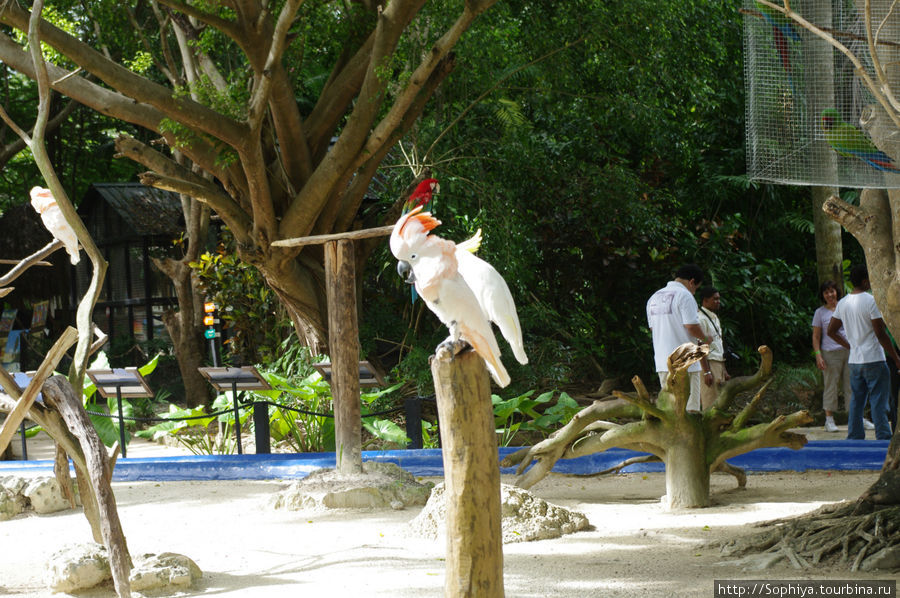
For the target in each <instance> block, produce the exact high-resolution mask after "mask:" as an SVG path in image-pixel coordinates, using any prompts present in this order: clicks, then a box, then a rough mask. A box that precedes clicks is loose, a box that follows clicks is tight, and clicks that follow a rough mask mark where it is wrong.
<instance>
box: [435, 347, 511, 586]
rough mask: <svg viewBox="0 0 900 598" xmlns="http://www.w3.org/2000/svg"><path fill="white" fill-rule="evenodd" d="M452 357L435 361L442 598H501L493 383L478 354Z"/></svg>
mask: <svg viewBox="0 0 900 598" xmlns="http://www.w3.org/2000/svg"><path fill="white" fill-rule="evenodd" d="M453 353H454V351H453V350H451V349H450V348H449V347H448V346H447V345H441V346H439V347H438V350H437V352H436V353H435V355H434V357H433V358H432V361H431V373H432V375H433V376H434V389H435V393H436V395H437V406H438V417H439V420H440V433H441V443H442V445H443V458H444V484H445V487H446V490H445V493H446V500H447V561H446V563H447V567H446V580H445V582H444V597H445V598H463V597H466V598H502V597H503V542H502V537H501V530H500V464H499V463H498V460H497V435H496V433H495V432H494V412H493V409H492V408H491V388H490V381H489V378H488V373H487V369H486V368H485V366H484V362H483V361H482V359H481V357H479V356H478V354H477V353H475V352H474V351H472V350H466V351H463V352H462V353H459V354H457V355H455V356H454V354H453Z"/></svg>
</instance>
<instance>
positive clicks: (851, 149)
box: [821, 108, 900, 173]
mask: <svg viewBox="0 0 900 598" xmlns="http://www.w3.org/2000/svg"><path fill="white" fill-rule="evenodd" d="M821 124H822V130H823V131H825V141H827V142H828V145H830V146H831V148H832V149H833V150H834V151H836V152H837V153H838V154H840V155H842V156H845V157H847V158H858V159H860V160H862V161H863V162H865V163H866V164H868V165H869V166H871V167H872V168H875V169H876V170H880V171H882V172H896V173H900V169H897V167H896V165H894V161H893V160H892V159H891V157H890V156H888V155H887V154H886V153H884V152H883V151H881V150H880V149H878V148H877V147H875V144H874V143H872V141H871V140H870V139H869V138H868V137H866V136H865V135H864V134H863V132H862V131H860V130H859V129H857V128H856V127H854V126H853V125H851V124H849V123H846V122H844V121H843V120H842V119H841V115H840V113H839V112H838V111H837V110H835V109H834V108H826V109H825V110H822V119H821Z"/></svg>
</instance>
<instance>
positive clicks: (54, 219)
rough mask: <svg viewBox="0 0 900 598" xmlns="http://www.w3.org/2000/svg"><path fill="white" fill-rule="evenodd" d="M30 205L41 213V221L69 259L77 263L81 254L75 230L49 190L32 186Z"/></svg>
mask: <svg viewBox="0 0 900 598" xmlns="http://www.w3.org/2000/svg"><path fill="white" fill-rule="evenodd" d="M31 206H32V207H33V208H34V209H35V211H36V212H37V213H38V214H40V215H41V221H42V222H43V223H44V226H45V227H47V230H48V231H50V234H51V235H53V238H55V239H59V240H60V241H62V244H63V246H64V247H65V248H66V253H68V254H69V261H70V262H72V264H77V263H78V262H79V260H80V259H81V256H80V255H78V237H77V236H76V235H75V230H74V229H73V228H72V227H71V226H69V223H68V222H66V218H65V217H64V216H63V213H62V210H61V209H60V207H59V205H58V204H57V203H56V199H54V198H53V194H52V193H50V190H49V189H44V188H43V187H34V188H33V189H32V190H31Z"/></svg>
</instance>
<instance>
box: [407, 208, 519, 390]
mask: <svg viewBox="0 0 900 598" xmlns="http://www.w3.org/2000/svg"><path fill="white" fill-rule="evenodd" d="M439 224H440V221H439V220H437V219H435V218H434V217H432V215H431V214H430V213H429V212H422V207H421V206H419V207H417V208H415V209H413V210H412V211H411V212H409V213H408V214H404V215H403V216H401V217H400V219H399V220H398V221H397V223H396V224H395V225H394V230H393V232H392V234H391V241H390V245H391V253H393V254H394V257H396V258H397V260H398V264H397V271H398V272H399V273H400V275H401V276H403V277H404V278H405V279H406V281H407V282H408V283H411V284H414V285H415V287H416V291H417V293H418V294H419V296H420V297H422V299H423V300H424V301H425V304H426V305H427V306H428V308H429V309H430V310H431V311H432V312H433V313H434V314H435V315H436V316H437V317H438V319H440V320H441V322H443V323H444V324H445V325H446V326H447V328H448V329H449V330H450V338H449V339H448V340H450V341H452V342H456V341H458V340H460V339H462V340H464V341H466V342H467V343H469V344H470V345H472V348H474V349H475V351H476V353H478V354H479V355H480V356H481V357H482V358H483V359H484V361H485V364H486V365H487V368H488V370H489V371H490V372H491V375H492V376H493V378H494V380H495V381H496V382H497V384H498V385H500V386H501V387H505V386H507V385H508V384H509V381H510V379H509V374H508V373H507V372H506V368H504V367H503V363H502V362H501V361H500V347H499V346H498V344H497V339H496V338H495V337H494V331H493V329H492V328H491V323H490V318H491V316H490V315H489V314H488V311H487V310H486V309H484V308H483V307H482V305H481V303H480V299H479V297H478V296H477V294H478V295H482V296H485V297H491V295H492V294H491V293H490V292H489V291H488V290H487V289H484V288H482V289H480V290H479V291H478V293H477V294H476V291H475V290H473V288H472V287H471V286H470V285H469V284H468V283H467V282H466V279H465V278H464V277H463V275H462V272H461V268H460V258H462V259H463V261H464V262H467V261H468V259H467V258H466V257H465V256H463V255H462V254H463V253H466V254H468V256H469V257H473V258H474V257H475V256H473V255H472V254H471V253H470V252H469V251H467V250H466V249H465V245H464V244H461V245H460V246H457V245H456V243H453V242H452V241H448V240H446V239H441V238H440V237H438V236H436V235H431V234H429V232H430V231H432V230H434V228H435V227H437V226H438V225H439ZM475 259H478V258H475ZM478 261H479V262H481V263H482V264H484V265H485V266H487V267H488V268H490V270H493V268H492V267H491V266H490V265H489V264H487V263H485V262H483V261H482V260H478ZM468 270H469V274H471V275H476V273H477V272H478V271H479V270H480V271H481V272H482V274H484V273H486V272H487V271H486V270H485V269H483V268H479V266H478V264H477V263H476V264H474V265H472V264H470V267H469V268H468ZM493 272H494V274H496V276H497V277H499V276H500V275H499V274H497V273H496V270H493ZM500 280H501V281H502V278H500ZM479 282H481V281H479ZM477 286H478V285H476V287H477ZM487 286H490V284H488V285H487ZM503 286H504V287H505V286H506V283H505V282H503ZM506 292H507V293H508V292H509V291H508V289H507V291H506ZM512 307H513V310H515V306H514V305H513V306H512ZM516 324H518V318H516ZM519 338H521V332H520V333H519ZM521 354H522V356H524V351H521ZM518 357H519V356H518V355H517V358H518ZM526 361H527V358H526Z"/></svg>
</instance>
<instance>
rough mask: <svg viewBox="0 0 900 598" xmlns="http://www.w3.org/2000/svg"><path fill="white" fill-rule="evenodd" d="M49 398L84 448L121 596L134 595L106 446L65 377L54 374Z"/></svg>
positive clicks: (46, 388) (47, 388)
mask: <svg viewBox="0 0 900 598" xmlns="http://www.w3.org/2000/svg"><path fill="white" fill-rule="evenodd" d="M42 390H43V393H44V397H45V400H46V401H47V402H48V403H49V404H52V405H53V406H55V407H56V409H57V411H59V413H60V415H62V418H63V420H64V421H65V422H66V424H67V425H68V426H69V429H70V430H71V431H72V433H73V434H74V435H75V437H76V438H78V442H79V444H80V445H81V447H82V449H84V458H85V462H86V464H87V473H88V476H89V477H90V481H91V486H92V490H93V493H94V495H95V496H96V497H97V506H98V508H99V519H100V530H101V532H102V535H103V543H104V545H105V546H106V550H107V551H108V553H109V564H110V569H111V571H112V577H113V583H114V585H115V588H116V594H118V596H119V598H126V597H128V596H131V583H130V581H129V578H128V576H129V573H130V572H131V566H132V564H131V555H129V553H128V546H127V545H126V543H125V534H124V533H123V532H122V524H121V522H120V521H119V512H118V509H117V508H116V498H115V496H114V495H113V491H112V486H111V483H112V470H111V469H110V466H109V456H108V455H107V453H106V447H104V446H103V443H102V442H101V441H100V437H99V436H97V432H96V431H95V430H94V425H93V424H92V423H91V420H90V418H88V416H87V413H85V411H84V407H82V405H81V400H80V399H79V398H78V397H76V396H75V393H74V391H73V390H72V386H71V385H70V384H69V382H68V381H67V380H66V379H65V378H63V377H62V376H54V377H53V378H50V379H49V380H47V382H45V383H44V386H43V389H42Z"/></svg>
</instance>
